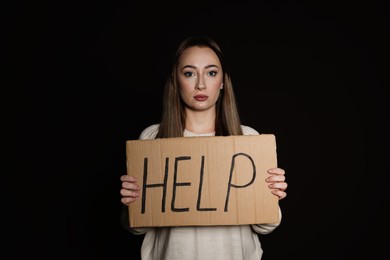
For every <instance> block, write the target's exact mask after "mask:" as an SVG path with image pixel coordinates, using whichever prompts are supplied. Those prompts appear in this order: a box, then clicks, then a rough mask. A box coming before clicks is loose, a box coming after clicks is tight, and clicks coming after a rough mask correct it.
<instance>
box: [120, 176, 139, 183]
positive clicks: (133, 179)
mask: <svg viewBox="0 0 390 260" xmlns="http://www.w3.org/2000/svg"><path fill="white" fill-rule="evenodd" d="M121 181H127V182H137V181H138V179H137V177H135V176H131V175H122V176H121Z"/></svg>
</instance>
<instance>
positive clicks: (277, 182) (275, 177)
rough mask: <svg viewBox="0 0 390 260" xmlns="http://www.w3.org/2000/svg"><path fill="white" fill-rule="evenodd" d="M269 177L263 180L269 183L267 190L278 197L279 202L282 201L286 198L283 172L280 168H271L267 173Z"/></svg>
mask: <svg viewBox="0 0 390 260" xmlns="http://www.w3.org/2000/svg"><path fill="white" fill-rule="evenodd" d="M267 172H268V173H269V174H270V176H269V177H268V178H267V179H265V181H266V182H268V183H269V185H268V188H270V189H271V192H272V193H273V194H274V195H276V196H278V197H279V200H281V199H284V198H285V197H286V196H287V193H286V189H287V182H286V176H285V171H284V170H283V169H281V168H272V169H269V170H268V171H267Z"/></svg>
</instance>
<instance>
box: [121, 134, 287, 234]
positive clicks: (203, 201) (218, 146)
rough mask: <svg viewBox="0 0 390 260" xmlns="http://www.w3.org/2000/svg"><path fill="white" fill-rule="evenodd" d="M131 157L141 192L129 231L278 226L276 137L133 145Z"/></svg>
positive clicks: (138, 142) (173, 140) (130, 169)
mask: <svg viewBox="0 0 390 260" xmlns="http://www.w3.org/2000/svg"><path fill="white" fill-rule="evenodd" d="M126 156H127V174H129V175H132V176H136V177H137V178H138V185H139V186H140V188H141V190H140V197H139V198H138V199H137V200H136V202H134V203H131V204H130V206H129V222H130V223H129V225H130V227H150V226H153V227H158V226H199V225H203V226H208V225H239V224H262V223H276V222H278V221H279V211H278V198H277V197H276V196H275V195H273V194H272V193H271V191H270V189H269V188H268V184H267V183H266V182H265V179H266V178H267V177H268V176H269V175H268V173H267V170H268V169H270V168H273V167H277V156H276V141H275V136H274V135H272V134H261V135H249V136H226V137H224V136H204V137H178V138H164V139H155V140H128V141H126Z"/></svg>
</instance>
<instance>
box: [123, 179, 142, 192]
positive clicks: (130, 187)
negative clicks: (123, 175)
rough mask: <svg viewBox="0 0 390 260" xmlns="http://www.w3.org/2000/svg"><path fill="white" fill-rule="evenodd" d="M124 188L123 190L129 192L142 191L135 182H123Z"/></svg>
mask: <svg viewBox="0 0 390 260" xmlns="http://www.w3.org/2000/svg"><path fill="white" fill-rule="evenodd" d="M122 188H123V189H128V190H140V187H139V186H138V184H136V183H133V182H126V181H125V182H122Z"/></svg>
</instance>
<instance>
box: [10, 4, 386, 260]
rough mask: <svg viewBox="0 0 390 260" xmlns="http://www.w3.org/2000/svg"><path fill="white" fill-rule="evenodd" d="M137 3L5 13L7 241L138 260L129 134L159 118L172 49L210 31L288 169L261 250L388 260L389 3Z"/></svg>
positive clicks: (59, 255)
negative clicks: (129, 197) (274, 225)
mask: <svg viewBox="0 0 390 260" xmlns="http://www.w3.org/2000/svg"><path fill="white" fill-rule="evenodd" d="M138 2H139V1H131V2H130V1H128V2H127V3H126V1H101V2H95V1H84V2H81V1H80V2H69V1H66V2H61V3H58V2H57V1H52V2H47V3H43V2H40V3H37V2H35V1H32V2H30V3H24V4H22V3H20V4H14V5H13V6H11V7H10V8H9V9H4V13H5V15H6V16H5V17H7V19H6V21H5V22H4V25H5V30H4V33H5V34H6V40H7V41H6V43H7V49H6V52H5V55H4V56H5V57H6V65H7V66H6V70H4V71H3V72H4V74H5V75H4V76H5V77H4V79H8V80H9V81H8V83H6V84H4V87H5V89H6V90H7V91H8V92H3V93H4V95H3V101H4V102H3V106H4V107H3V113H4V115H5V116H4V117H3V119H4V120H7V121H6V123H5V124H4V125H5V126H7V127H3V128H5V129H6V130H8V129H9V130H10V132H7V133H6V135H5V136H4V138H5V142H4V143H5V144H10V146H9V147H8V146H3V147H6V148H7V153H6V154H7V156H10V155H11V156H12V158H16V159H17V160H12V162H11V160H7V158H8V157H5V158H6V163H7V162H9V163H10V166H11V167H8V168H7V170H6V171H4V173H3V174H4V176H5V177H7V178H5V179H6V180H8V177H14V178H10V180H11V182H10V184H9V185H8V184H7V182H6V184H5V185H4V186H5V187H3V190H4V191H7V193H6V195H5V196H3V201H4V203H3V205H4V206H6V207H5V210H4V211H3V218H4V217H5V220H4V221H3V225H4V228H3V230H4V232H3V235H4V238H5V240H6V244H5V245H6V246H5V247H4V249H5V250H6V251H7V249H8V250H9V253H10V254H12V255H13V256H14V257H15V258H16V257H17V256H19V255H20V256H24V257H30V256H31V257H32V256H34V257H36V258H37V259H139V249H140V245H141V243H142V236H134V235H132V234H131V233H129V232H127V231H126V230H124V229H123V228H122V226H121V224H120V210H121V203H120V194H119V189H120V181H119V177H120V175H122V174H124V173H125V171H126V167H125V141H126V140H128V139H136V138H138V135H139V133H140V132H141V131H142V130H143V129H144V128H145V127H147V126H149V125H150V124H154V123H157V122H158V121H159V119H160V113H161V101H162V89H163V85H164V80H165V76H166V73H167V72H168V69H169V68H168V65H169V62H170V58H171V57H172V55H173V51H174V50H175V48H176V45H177V43H178V42H179V40H181V39H182V38H183V37H184V36H187V35H191V34H198V33H199V34H200V33H201V34H209V35H210V36H212V37H214V38H215V39H216V40H217V41H218V42H219V43H220V44H221V46H222V49H223V50H224V52H225V55H226V57H227V60H228V63H229V64H230V68H231V71H232V77H233V82H234V84H235V91H236V95H237V101H238V105H239V110H240V114H241V116H242V122H243V124H245V125H249V126H252V127H253V128H255V129H256V130H258V131H259V132H261V133H274V134H275V135H276V138H277V146H278V148H277V149H278V164H279V166H280V167H281V168H284V169H285V170H286V176H287V181H288V184H289V188H288V197H287V198H286V199H284V200H282V201H280V205H281V208H282V211H283V222H282V224H281V226H280V227H279V228H278V229H277V230H275V231H274V232H273V233H271V234H269V235H266V236H261V237H260V239H261V241H262V246H263V249H264V251H265V252H264V256H263V259H264V260H267V259H355V258H357V257H361V258H363V259H389V256H390V254H389V252H388V243H389V242H390V241H389V237H388V232H389V224H388V219H389V214H388V213H387V211H386V210H387V209H388V203H389V201H388V200H389V193H388V181H389V177H388V174H389V167H388V164H387V161H388V153H387V149H388V148H387V147H388V145H389V142H388V141H389V138H388V132H389V127H388V117H389V113H388V109H389V108H388V98H389V95H388V90H387V88H388V85H386V83H385V80H387V79H386V77H385V73H387V71H388V70H387V69H385V67H386V65H387V63H388V58H387V57H386V55H387V48H388V44H387V42H386V37H387V35H388V32H389V31H388V27H387V22H388V16H387V15H388V8H387V6H385V5H384V4H383V3H380V2H379V1H365V2H363V3H357V2H351V3H347V2H343V3H340V2H337V3H330V2H325V1H324V2H319V1H307V2H298V1H286V2H282V1H259V2H258V3H255V2H250V1H239V2H238V3H237V2H236V3H234V2H231V3H230V2H213V3H211V2H205V1H195V2H188V3H187V2H178V3H176V4H170V3H163V2H161V3H143V4H140V3H138ZM312 2H315V3H312ZM8 69H9V70H8ZM5 93H7V94H5ZM9 97H11V98H12V99H10V98H9ZM9 101H11V102H9ZM4 104H7V105H4ZM9 126H11V127H10V128H9ZM10 158H11V157H10Z"/></svg>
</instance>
